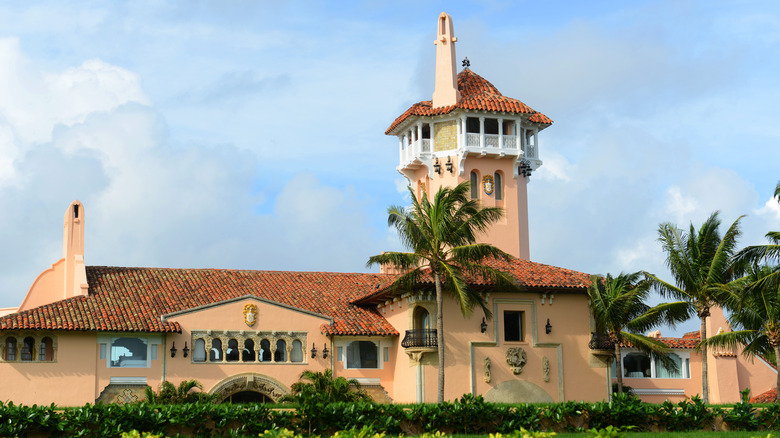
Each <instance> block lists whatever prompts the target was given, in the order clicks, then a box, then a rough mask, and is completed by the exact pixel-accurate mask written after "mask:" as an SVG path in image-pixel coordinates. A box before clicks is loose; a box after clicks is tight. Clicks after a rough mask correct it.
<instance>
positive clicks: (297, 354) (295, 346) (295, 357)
mask: <svg viewBox="0 0 780 438" xmlns="http://www.w3.org/2000/svg"><path fill="white" fill-rule="evenodd" d="M290 362H303V344H301V341H299V340H297V339H296V340H294V341H293V343H292V351H291V352H290Z"/></svg>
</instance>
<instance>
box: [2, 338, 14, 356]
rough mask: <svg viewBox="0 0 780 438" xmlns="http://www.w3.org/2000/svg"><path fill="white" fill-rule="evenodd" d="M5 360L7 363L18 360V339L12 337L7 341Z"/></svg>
mask: <svg viewBox="0 0 780 438" xmlns="http://www.w3.org/2000/svg"><path fill="white" fill-rule="evenodd" d="M3 353H4V354H3V359H5V360H7V361H13V360H16V338H14V337H10V338H7V339H6V340H5V349H4V351H3Z"/></svg>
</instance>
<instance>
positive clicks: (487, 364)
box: [482, 356, 490, 383]
mask: <svg viewBox="0 0 780 438" xmlns="http://www.w3.org/2000/svg"><path fill="white" fill-rule="evenodd" d="M482 366H483V367H484V371H483V372H484V374H485V376H484V377H485V383H490V358H489V357H487V356H485V359H484V360H483V361H482Z"/></svg>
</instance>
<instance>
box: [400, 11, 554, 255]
mask: <svg viewBox="0 0 780 438" xmlns="http://www.w3.org/2000/svg"><path fill="white" fill-rule="evenodd" d="M456 41H457V38H456V37H455V35H454V31H453V25H452V19H451V18H450V16H449V15H447V14H446V13H444V12H442V13H441V14H440V15H439V20H438V22H437V38H436V41H435V44H436V81H435V84H436V85H435V89H434V93H433V99H432V100H428V101H422V102H418V103H416V104H414V105H412V106H411V108H409V109H408V110H406V112H404V113H403V114H401V116H399V117H398V118H397V119H395V121H393V123H392V124H391V125H390V127H389V128H388V129H387V131H385V134H387V135H395V136H396V137H398V148H399V155H400V164H399V165H398V167H397V169H398V171H399V172H400V173H401V174H402V175H403V176H404V177H406V179H407V180H408V181H409V184H410V186H411V187H412V189H413V191H414V193H415V196H417V197H418V198H419V197H420V196H421V195H422V194H423V193H424V192H425V193H428V194H429V195H432V194H434V193H436V191H437V190H439V187H442V186H455V185H457V184H459V183H461V182H463V181H469V182H470V183H471V197H472V198H474V199H479V201H480V203H481V204H482V205H483V206H495V207H502V208H503V209H504V218H503V219H502V220H501V221H500V222H498V223H496V224H494V225H493V227H492V228H491V229H490V231H489V232H488V233H486V235H485V236H483V238H482V239H480V240H481V241H483V242H487V243H490V244H492V245H495V246H496V247H498V248H500V249H502V250H504V251H506V252H507V253H509V254H512V255H513V256H515V257H518V258H522V259H526V260H528V259H529V257H530V251H529V238H528V196H527V186H528V180H529V177H530V176H531V173H532V172H533V171H534V170H536V169H537V168H539V166H541V165H542V161H541V160H539V143H538V138H539V131H541V130H543V129H545V128H547V127H548V126H550V125H551V124H552V120H550V119H549V118H548V117H547V116H545V115H544V114H542V113H540V112H537V111H534V110H533V109H531V108H530V107H529V106H528V105H526V104H524V103H523V102H521V101H519V100H517V99H512V98H510V97H506V96H504V95H502V94H501V93H500V92H499V91H498V89H496V87H494V86H493V84H491V83H490V82H488V81H487V80H485V79H484V78H482V77H481V76H479V75H478V74H476V73H474V72H473V71H471V69H470V68H469V66H470V64H469V61H468V59H464V61H463V69H462V70H461V71H460V73H457V74H456V72H457V67H456V57H455V42H456Z"/></svg>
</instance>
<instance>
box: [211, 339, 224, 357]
mask: <svg viewBox="0 0 780 438" xmlns="http://www.w3.org/2000/svg"><path fill="white" fill-rule="evenodd" d="M209 361H210V362H222V341H221V340H219V339H212V340H211V351H209Z"/></svg>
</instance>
